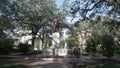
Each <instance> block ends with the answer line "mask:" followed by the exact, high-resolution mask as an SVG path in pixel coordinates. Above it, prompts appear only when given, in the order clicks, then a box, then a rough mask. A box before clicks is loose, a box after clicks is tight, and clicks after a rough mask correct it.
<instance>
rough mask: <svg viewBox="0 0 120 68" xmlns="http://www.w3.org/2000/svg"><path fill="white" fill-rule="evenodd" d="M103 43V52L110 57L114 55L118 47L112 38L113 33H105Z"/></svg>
mask: <svg viewBox="0 0 120 68" xmlns="http://www.w3.org/2000/svg"><path fill="white" fill-rule="evenodd" d="M101 45H102V46H101V49H102V53H103V55H104V56H107V57H108V58H110V57H111V56H113V55H114V52H115V50H116V49H115V44H114V39H113V38H112V36H111V35H103V37H102V43H101Z"/></svg>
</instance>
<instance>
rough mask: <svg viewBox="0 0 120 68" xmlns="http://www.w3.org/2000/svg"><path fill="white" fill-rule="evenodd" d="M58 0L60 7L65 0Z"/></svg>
mask: <svg viewBox="0 0 120 68" xmlns="http://www.w3.org/2000/svg"><path fill="white" fill-rule="evenodd" d="M55 1H56V4H57V7H58V8H59V7H60V6H61V5H62V4H63V2H64V0H55Z"/></svg>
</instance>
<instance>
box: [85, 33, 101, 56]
mask: <svg viewBox="0 0 120 68" xmlns="http://www.w3.org/2000/svg"><path fill="white" fill-rule="evenodd" d="M99 44H100V37H99V36H97V35H96V36H92V37H90V38H89V39H88V40H87V41H86V45H87V47H86V52H88V53H89V54H95V53H97V52H99V49H97V47H98V45H99Z"/></svg>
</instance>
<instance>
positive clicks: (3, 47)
mask: <svg viewBox="0 0 120 68" xmlns="http://www.w3.org/2000/svg"><path fill="white" fill-rule="evenodd" d="M13 43H14V41H13V39H8V38H6V37H0V54H2V55H3V54H9V53H11V52H12V51H13Z"/></svg>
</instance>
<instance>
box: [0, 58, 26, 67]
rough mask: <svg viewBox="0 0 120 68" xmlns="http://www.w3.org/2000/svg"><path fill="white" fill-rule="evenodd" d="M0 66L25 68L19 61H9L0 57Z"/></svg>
mask: <svg viewBox="0 0 120 68" xmlns="http://www.w3.org/2000/svg"><path fill="white" fill-rule="evenodd" d="M0 68H25V67H24V65H23V64H22V63H21V62H19V61H11V60H9V59H8V60H7V59H0Z"/></svg>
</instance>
